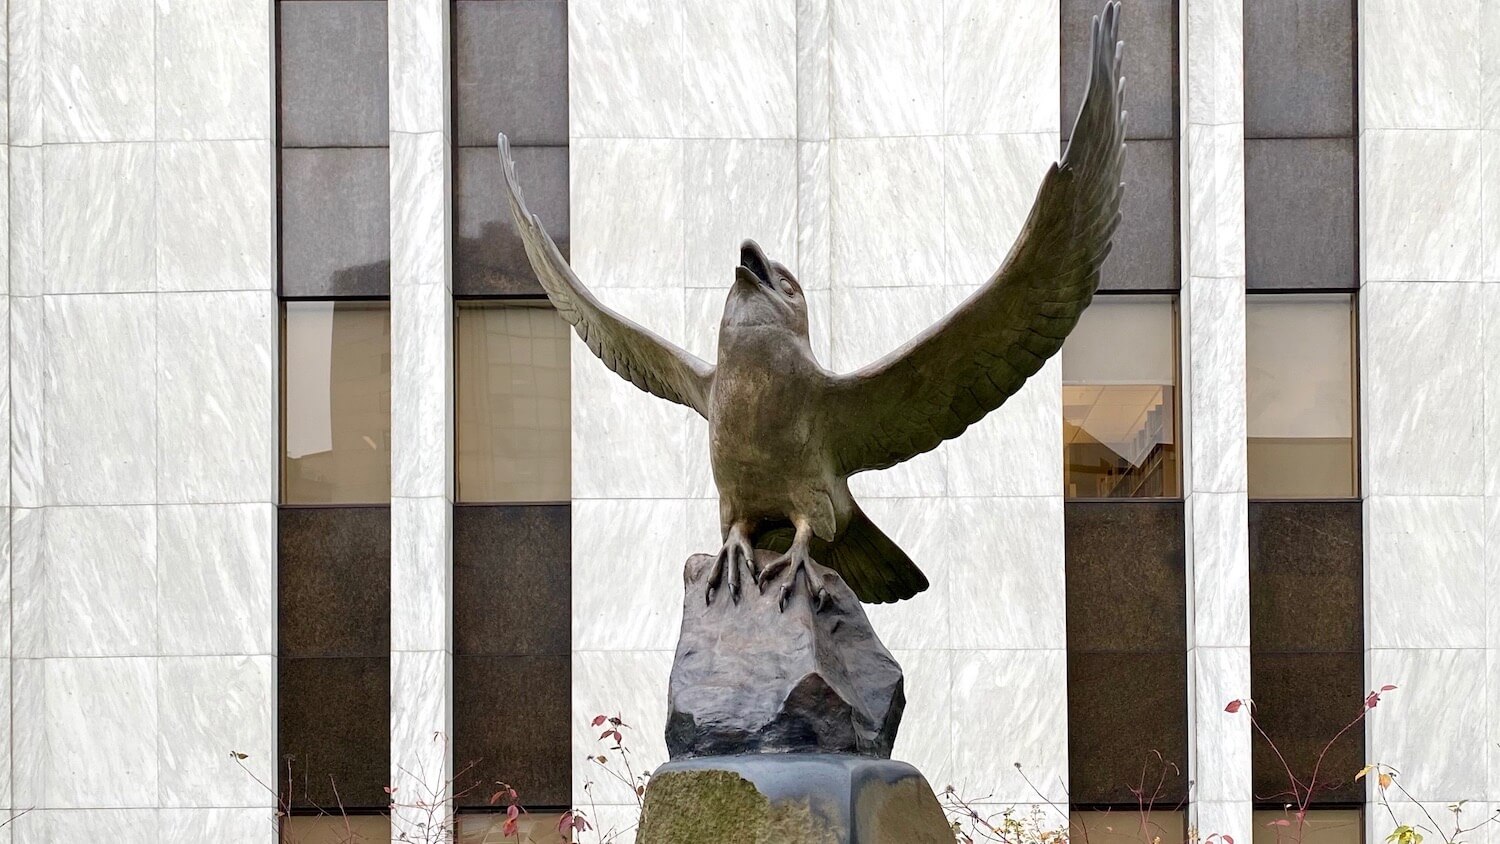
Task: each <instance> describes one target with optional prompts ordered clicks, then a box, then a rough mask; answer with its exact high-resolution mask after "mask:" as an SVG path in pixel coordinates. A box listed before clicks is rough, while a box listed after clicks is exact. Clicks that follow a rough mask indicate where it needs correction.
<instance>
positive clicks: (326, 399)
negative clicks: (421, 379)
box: [281, 302, 391, 504]
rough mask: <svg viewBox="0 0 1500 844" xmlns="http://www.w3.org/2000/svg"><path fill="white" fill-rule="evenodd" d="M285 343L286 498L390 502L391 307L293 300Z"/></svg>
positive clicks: (287, 313) (322, 501) (300, 501)
mask: <svg viewBox="0 0 1500 844" xmlns="http://www.w3.org/2000/svg"><path fill="white" fill-rule="evenodd" d="M282 343H283V346H282V355H281V389H282V395H281V413H282V431H281V437H282V481H281V497H282V501H284V502H286V503H288V504H333V503H338V504H358V503H382V502H386V501H389V500H390V498H391V316H390V307H389V305H387V304H386V303H383V302H287V303H286V309H285V312H284V320H283V333H282Z"/></svg>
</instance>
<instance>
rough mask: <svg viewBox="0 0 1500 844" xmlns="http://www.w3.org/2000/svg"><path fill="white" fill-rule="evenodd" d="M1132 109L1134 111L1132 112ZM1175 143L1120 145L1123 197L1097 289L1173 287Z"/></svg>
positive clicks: (1175, 274)
mask: <svg viewBox="0 0 1500 844" xmlns="http://www.w3.org/2000/svg"><path fill="white" fill-rule="evenodd" d="M1132 114H1133V112H1132ZM1177 175H1178V166H1177V142H1176V141H1133V142H1131V143H1129V144H1127V145H1126V149H1125V173H1124V181H1125V197H1124V199H1123V200H1122V201H1121V203H1120V213H1121V214H1122V215H1123V217H1122V218H1121V220H1120V227H1119V228H1118V229H1117V230H1116V232H1115V240H1114V248H1113V249H1112V250H1111V251H1110V253H1109V258H1107V259H1106V260H1105V262H1104V267H1103V269H1102V270H1101V271H1100V278H1099V289H1100V290H1176V289H1178V288H1180V287H1181V286H1182V280H1181V278H1180V273H1179V272H1178V248H1177V243H1178V225H1177V202H1178V200H1177Z"/></svg>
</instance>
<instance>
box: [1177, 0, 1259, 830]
mask: <svg viewBox="0 0 1500 844" xmlns="http://www.w3.org/2000/svg"><path fill="white" fill-rule="evenodd" d="M1181 20H1182V23H1183V29H1182V44H1183V45H1184V61H1183V62H1182V73H1183V77H1184V78H1183V80H1182V86H1181V90H1182V91H1183V92H1184V95H1185V97H1184V106H1183V112H1184V118H1185V121H1186V124H1187V125H1186V131H1185V133H1184V138H1185V143H1184V144H1183V149H1184V159H1185V162H1184V170H1185V179H1184V189H1183V190H1184V193H1183V202H1184V205H1185V206H1186V212H1187V213H1186V214H1184V215H1183V216H1184V228H1183V243H1184V249H1185V252H1186V256H1185V261H1184V264H1185V268H1186V272H1185V273H1184V278H1183V283H1182V294H1181V299H1180V305H1181V337H1182V345H1181V354H1182V357H1181V361H1182V364H1181V372H1182V407H1183V411H1184V412H1183V431H1184V434H1185V436H1184V442H1185V443H1186V446H1187V447H1186V451H1185V460H1184V463H1183V492H1184V496H1185V498H1186V508H1187V560H1188V779H1189V781H1191V782H1192V783H1193V787H1192V794H1191V801H1192V802H1191V804H1190V821H1189V822H1190V824H1192V825H1193V826H1194V827H1196V828H1197V829H1198V831H1199V833H1200V834H1201V835H1203V836H1208V835H1210V834H1213V833H1218V834H1220V835H1224V836H1226V837H1229V838H1234V839H1238V840H1241V841H1248V840H1250V836H1251V829H1252V827H1251V779H1250V774H1251V768H1250V739H1251V733H1250V724H1249V721H1248V720H1247V719H1246V717H1245V715H1244V714H1239V715H1231V714H1229V713H1226V712H1225V711H1224V707H1225V705H1226V704H1227V703H1228V702H1229V701H1231V700H1235V699H1238V698H1244V697H1249V696H1250V694H1251V689H1250V556H1249V533H1248V531H1249V527H1248V522H1247V517H1248V510H1247V498H1246V490H1247V469H1246V462H1245V199H1244V197H1245V187H1244V185H1245V154H1244V149H1245V142H1244V134H1245V132H1244V74H1243V61H1242V56H1243V52H1244V43H1243V41H1244V39H1243V33H1242V22H1243V20H1244V13H1243V10H1242V7H1241V3H1240V2H1239V0H1185V2H1184V5H1183V7H1182V18H1181Z"/></svg>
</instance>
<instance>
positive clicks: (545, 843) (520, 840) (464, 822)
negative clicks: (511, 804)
mask: <svg viewBox="0 0 1500 844" xmlns="http://www.w3.org/2000/svg"><path fill="white" fill-rule="evenodd" d="M484 797H485V799H488V798H489V795H488V794H486V795H484ZM521 797H522V798H523V799H524V798H525V795H524V794H523V795H521ZM561 819H562V815H554V814H535V815H533V814H524V815H521V817H519V818H517V821H518V823H517V824H516V826H517V830H516V835H512V836H508V837H507V836H506V835H505V833H504V827H505V815H504V814H493V815H492V814H473V815H459V816H458V844H557V842H559V841H563V840H565V839H563V838H562V837H561V836H560V835H558V832H557V824H558V821H560V820H561Z"/></svg>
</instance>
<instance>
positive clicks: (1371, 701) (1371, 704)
mask: <svg viewBox="0 0 1500 844" xmlns="http://www.w3.org/2000/svg"><path fill="white" fill-rule="evenodd" d="M1378 703H1380V692H1370V693H1369V694H1368V695H1365V708H1366V709H1374V708H1375V705H1376V704H1378Z"/></svg>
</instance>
